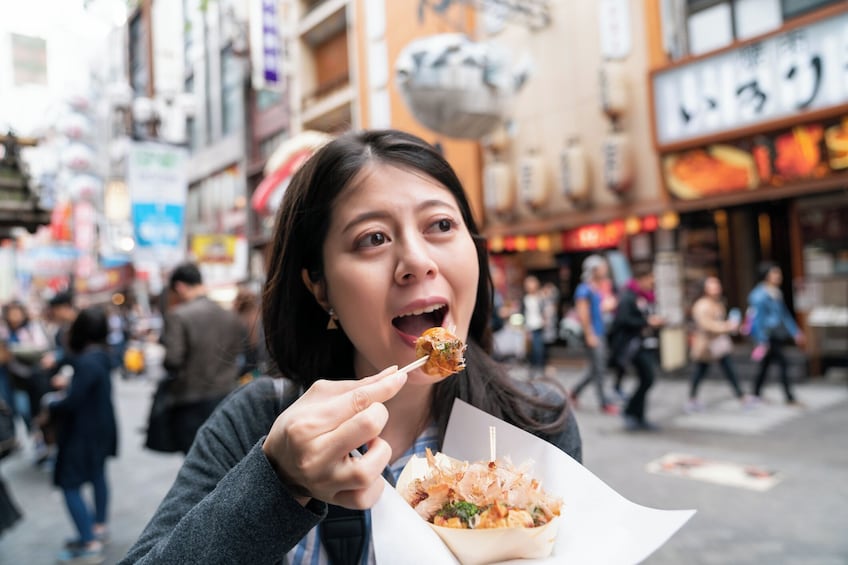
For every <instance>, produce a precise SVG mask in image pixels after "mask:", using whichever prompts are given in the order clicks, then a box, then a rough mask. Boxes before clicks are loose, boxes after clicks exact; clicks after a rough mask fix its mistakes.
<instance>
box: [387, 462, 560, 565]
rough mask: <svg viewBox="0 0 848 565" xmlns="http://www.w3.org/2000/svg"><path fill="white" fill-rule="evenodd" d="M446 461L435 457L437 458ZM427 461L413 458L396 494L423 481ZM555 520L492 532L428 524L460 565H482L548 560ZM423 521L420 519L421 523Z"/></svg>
mask: <svg viewBox="0 0 848 565" xmlns="http://www.w3.org/2000/svg"><path fill="white" fill-rule="evenodd" d="M441 457H445V455H444V454H443V453H437V454H436V458H437V459H439V458H441ZM429 468H430V466H429V465H428V463H427V459H425V458H423V457H413V458H412V459H410V461H409V462H408V463H407V464H406V467H404V468H403V472H402V473H401V474H400V477H398V481H397V492H399V493H401V495H402V496H403V493H405V492H406V491H407V488H408V486H409V483H410V482H412V481H413V480H415V479H417V478H419V477H423V476H424V475H426V474H427V472H428V471H429ZM561 519H562V518H561V517H560V518H554V519H553V520H551V521H550V522H548V523H547V524H545V525H544V526H539V527H537V528H492V529H485V528H481V529H479V530H460V529H456V528H444V527H441V526H436V525H434V524H430V523H429V522H427V525H429V526H430V527H431V528H432V529H433V531H434V532H436V534H437V535H438V536H439V537H440V538H441V540H442V541H443V542H444V543H445V545H447V546H448V548H449V549H450V550H451V552H453V554H454V555H455V556H456V557H457V559H459V561H460V563H462V564H463V565H483V564H485V563H497V562H500V561H505V560H507V559H531V558H539V557H547V556H548V555H550V554H551V551H552V550H553V548H554V543H555V542H556V536H557V529H558V527H559V521H560V520H561ZM422 521H423V519H422Z"/></svg>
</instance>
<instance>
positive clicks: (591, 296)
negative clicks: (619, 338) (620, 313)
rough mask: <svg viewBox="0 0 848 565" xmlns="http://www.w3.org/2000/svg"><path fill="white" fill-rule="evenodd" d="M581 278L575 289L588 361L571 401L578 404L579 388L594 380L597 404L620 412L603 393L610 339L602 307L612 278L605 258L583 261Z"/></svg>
mask: <svg viewBox="0 0 848 565" xmlns="http://www.w3.org/2000/svg"><path fill="white" fill-rule="evenodd" d="M581 278H582V281H583V282H581V283H580V284H579V285H578V286H577V289H576V290H575V292H574V307H575V310H576V311H577V317H578V319H579V320H580V326H581V328H582V329H583V342H584V344H585V346H586V359H587V361H588V362H589V365H588V367H587V368H586V373H585V374H584V375H583V378H582V379H580V381H579V382H578V383H577V385H576V386H575V387H574V388H573V389H571V393H570V397H571V401H572V403H573V404H574V405H575V406H576V405H577V398H578V397H579V396H580V392H581V391H582V390H583V389H584V388H585V387H586V385H588V384H589V383H594V386H595V392H596V393H597V396H598V406H599V407H600V409H601V411H603V412H604V413H606V414H618V406H616V405H615V404H613V403H612V402H610V401H609V399H608V398H607V396H606V394H604V372H605V369H606V366H607V340H606V334H607V331H606V327H605V324H604V312H603V308H602V305H601V304H602V300H603V298H602V287H603V285H604V284H605V282H606V281H609V267H608V266H607V262H606V259H604V258H603V257H601V256H600V255H590V256H589V257H587V258H586V259H585V260H584V261H583V274H582V276H581Z"/></svg>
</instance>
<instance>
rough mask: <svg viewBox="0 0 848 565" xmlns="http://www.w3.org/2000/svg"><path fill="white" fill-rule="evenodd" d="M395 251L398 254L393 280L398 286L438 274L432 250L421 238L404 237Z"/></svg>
mask: <svg viewBox="0 0 848 565" xmlns="http://www.w3.org/2000/svg"><path fill="white" fill-rule="evenodd" d="M397 249H398V251H399V254H398V259H397V267H396V269H395V279H396V281H397V282H398V284H404V283H409V282H413V281H421V280H424V279H426V278H428V277H432V276H434V275H435V274H436V273H437V272H438V270H439V268H438V265H437V263H436V260H435V259H434V257H433V254H432V252H431V251H432V250H431V249H430V248H429V246H428V245H427V242H426V241H424V239H423V238H422V237H420V236H412V237H405V238H404V239H403V242H402V244H401V245H399V246H398V247H397Z"/></svg>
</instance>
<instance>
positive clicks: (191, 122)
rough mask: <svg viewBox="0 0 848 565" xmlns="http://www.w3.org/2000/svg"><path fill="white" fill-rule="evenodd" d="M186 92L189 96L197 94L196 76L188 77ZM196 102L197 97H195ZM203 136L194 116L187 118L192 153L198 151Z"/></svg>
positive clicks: (188, 140)
mask: <svg viewBox="0 0 848 565" xmlns="http://www.w3.org/2000/svg"><path fill="white" fill-rule="evenodd" d="M185 92H187V93H189V94H196V93H195V92H194V75H190V76H188V77H186V80H185ZM195 100H197V97H196V96H195ZM200 136H201V131H200V124H199V123H198V121H197V119H196V118H195V117H194V116H188V117H187V118H186V143H187V144H188V148H189V150H191V152H192V153H194V152H195V151H197V148H198V146H199V143H198V142H199V140H200Z"/></svg>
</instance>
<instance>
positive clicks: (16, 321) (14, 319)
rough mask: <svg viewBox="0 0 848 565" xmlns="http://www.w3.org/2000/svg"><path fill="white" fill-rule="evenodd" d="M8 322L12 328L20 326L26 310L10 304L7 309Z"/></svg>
mask: <svg viewBox="0 0 848 565" xmlns="http://www.w3.org/2000/svg"><path fill="white" fill-rule="evenodd" d="M6 323H8V324H9V326H11V327H12V328H19V327H20V326H21V325H22V324H23V323H24V312H23V310H21V309H20V308H18V307H17V306H10V307H9V309H8V310H7V311H6Z"/></svg>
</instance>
